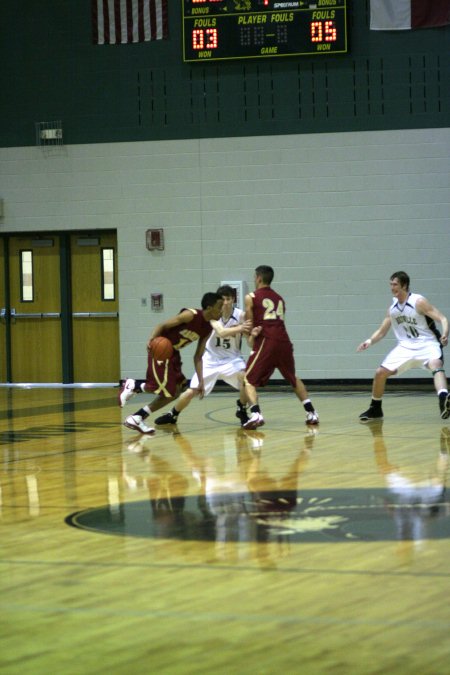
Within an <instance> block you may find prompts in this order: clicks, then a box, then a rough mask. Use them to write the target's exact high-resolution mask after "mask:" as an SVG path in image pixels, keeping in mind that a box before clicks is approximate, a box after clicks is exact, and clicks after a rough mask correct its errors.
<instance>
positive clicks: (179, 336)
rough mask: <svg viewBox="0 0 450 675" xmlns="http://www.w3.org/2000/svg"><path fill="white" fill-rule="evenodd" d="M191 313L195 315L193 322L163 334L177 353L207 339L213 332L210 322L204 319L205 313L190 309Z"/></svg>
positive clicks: (182, 310)
mask: <svg viewBox="0 0 450 675" xmlns="http://www.w3.org/2000/svg"><path fill="white" fill-rule="evenodd" d="M185 309H186V308H183V309H180V313H181V312H184V310H185ZM189 311H190V312H193V313H194V317H193V319H192V321H189V322H188V323H182V324H180V325H179V326H175V327H174V328H170V329H169V330H166V331H163V333H162V335H163V336H164V337H166V338H168V339H169V340H170V341H171V343H172V345H173V348H174V349H176V350H177V351H180V349H183V347H186V346H187V345H190V344H192V342H196V341H197V340H200V339H201V338H203V337H206V336H207V335H209V334H210V333H211V331H212V326H211V324H210V323H209V321H206V319H204V318H203V311H202V310H201V309H189Z"/></svg>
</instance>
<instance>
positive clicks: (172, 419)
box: [155, 412, 178, 424]
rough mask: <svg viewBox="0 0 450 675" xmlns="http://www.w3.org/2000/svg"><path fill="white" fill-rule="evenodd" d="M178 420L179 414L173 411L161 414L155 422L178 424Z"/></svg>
mask: <svg viewBox="0 0 450 675" xmlns="http://www.w3.org/2000/svg"><path fill="white" fill-rule="evenodd" d="M177 420H178V415H174V414H173V413H171V412H168V413H166V414H165V415H161V417H157V418H156V420H155V424H176V423H177Z"/></svg>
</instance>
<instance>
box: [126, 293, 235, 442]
mask: <svg viewBox="0 0 450 675" xmlns="http://www.w3.org/2000/svg"><path fill="white" fill-rule="evenodd" d="M222 304H223V299H222V296H221V295H218V294H217V293H205V295H204V296H203V298H202V309H182V310H181V311H180V313H179V314H177V315H176V316H174V317H173V318H172V319H168V320H167V321H164V322H163V323H160V324H158V325H157V326H156V327H155V328H154V329H153V331H152V334H151V335H150V338H149V340H148V343H147V350H148V366H147V374H146V378H145V380H134V379H132V378H128V379H127V380H125V382H124V385H123V387H122V389H121V391H120V393H119V403H120V405H121V406H123V405H125V403H126V402H127V401H128V399H130V398H131V397H132V396H134V394H141V393H144V392H153V393H154V394H156V397H155V398H154V399H153V401H152V402H151V403H150V404H149V405H145V406H143V407H142V408H140V409H139V410H137V411H136V412H135V413H134V414H133V415H129V416H128V417H127V418H126V419H125V421H124V425H125V426H126V427H128V428H129V429H135V430H136V431H140V432H141V433H142V434H152V433H154V431H155V430H154V429H153V427H149V426H147V425H146V424H145V422H144V420H145V419H146V418H147V417H148V416H149V415H150V413H152V412H156V411H157V410H159V409H160V408H162V407H163V406H165V405H167V404H168V403H170V402H171V401H173V400H174V399H176V398H177V397H178V396H179V394H180V393H181V391H182V390H183V388H184V387H185V386H186V384H187V381H186V378H185V376H184V375H183V371H182V361H181V357H180V349H183V347H186V346H187V345H189V344H191V343H192V342H195V341H197V340H198V345H197V349H196V351H195V354H194V366H195V372H196V373H197V376H198V380H199V387H198V389H199V390H200V397H201V396H202V389H203V368H202V356H203V352H204V350H205V345H206V341H207V339H208V337H209V336H210V334H211V332H212V330H213V328H212V326H211V324H210V323H209V322H210V321H211V320H215V321H217V320H218V319H219V318H220V316H221V313H222ZM160 335H163V336H164V337H166V338H168V339H169V340H170V341H171V343H172V345H173V355H172V356H171V357H170V359H168V360H167V361H156V360H155V359H153V358H152V355H151V342H152V340H153V338H155V337H158V336H160Z"/></svg>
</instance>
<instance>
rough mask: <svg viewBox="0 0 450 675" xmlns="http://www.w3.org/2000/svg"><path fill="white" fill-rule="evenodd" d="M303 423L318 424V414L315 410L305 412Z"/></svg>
mask: <svg viewBox="0 0 450 675" xmlns="http://www.w3.org/2000/svg"><path fill="white" fill-rule="evenodd" d="M305 424H319V415H318V414H317V413H316V412H309V413H307V414H306V420H305Z"/></svg>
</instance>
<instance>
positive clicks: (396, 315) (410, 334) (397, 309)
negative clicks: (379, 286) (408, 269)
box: [389, 293, 440, 349]
mask: <svg viewBox="0 0 450 675" xmlns="http://www.w3.org/2000/svg"><path fill="white" fill-rule="evenodd" d="M422 297H423V296H422V295H418V294H417V293H410V294H409V295H408V297H407V299H406V300H405V302H404V303H403V304H401V303H399V301H398V300H397V299H396V298H393V302H392V305H391V306H390V307H389V315H390V318H391V325H392V328H393V331H394V333H395V337H396V338H397V340H398V342H399V344H401V345H402V346H403V347H406V348H407V349H421V348H422V347H423V345H424V344H427V343H430V342H432V343H436V341H439V338H440V333H439V331H438V330H437V328H436V324H435V323H434V321H433V319H430V317H429V316H425V315H424V314H419V312H418V311H417V310H416V303H417V301H418V300H420V299H421V298H422Z"/></svg>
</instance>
